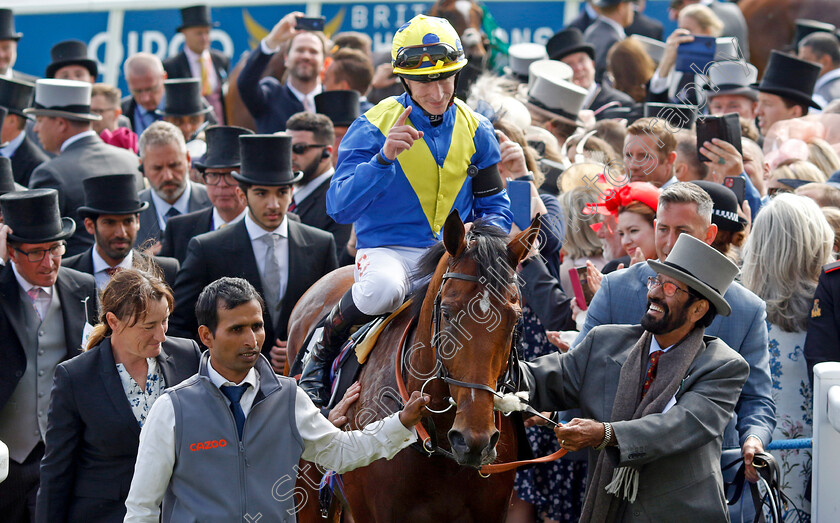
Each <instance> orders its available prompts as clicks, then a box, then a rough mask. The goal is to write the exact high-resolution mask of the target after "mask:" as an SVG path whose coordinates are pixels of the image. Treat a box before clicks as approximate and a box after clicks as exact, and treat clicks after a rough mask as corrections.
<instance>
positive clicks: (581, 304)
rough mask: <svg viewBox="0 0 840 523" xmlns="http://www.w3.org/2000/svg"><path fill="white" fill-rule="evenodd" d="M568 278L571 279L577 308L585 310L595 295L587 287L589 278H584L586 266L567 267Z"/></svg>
mask: <svg viewBox="0 0 840 523" xmlns="http://www.w3.org/2000/svg"><path fill="white" fill-rule="evenodd" d="M569 279H571V280H572V290H573V291H574V293H575V300H577V305H578V308H580V310H582V311H585V310H586V309H587V308H588V307H589V304H590V303H591V302H592V297H593V296H594V295H595V293H594V292H592V289H591V288H590V287H589V280H587V279H586V266H585V265H584V266H583V267H574V268H572V269H569Z"/></svg>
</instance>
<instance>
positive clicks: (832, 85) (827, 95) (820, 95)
mask: <svg viewBox="0 0 840 523" xmlns="http://www.w3.org/2000/svg"><path fill="white" fill-rule="evenodd" d="M814 98H815V99H817V100H818V101H820V102H822V103H823V109H825V106H826V105H828V104H830V103H831V101H832V100H836V99H838V98H840V76H838V77H836V78H833V79H831V80H829V81H828V82H826V83H825V84H824V85H821V86H820V87H819V88H818V89H815V90H814ZM820 99H822V100H820Z"/></svg>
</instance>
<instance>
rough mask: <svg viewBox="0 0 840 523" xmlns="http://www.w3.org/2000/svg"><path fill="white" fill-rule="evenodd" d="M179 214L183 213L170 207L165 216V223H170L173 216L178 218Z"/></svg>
mask: <svg viewBox="0 0 840 523" xmlns="http://www.w3.org/2000/svg"><path fill="white" fill-rule="evenodd" d="M179 214H181V211H179V210H178V209H176V208H175V207H170V208H169V210H168V211H166V214H164V215H163V223H166V222H168V221H169V218H172V217H173V216H178V215H179Z"/></svg>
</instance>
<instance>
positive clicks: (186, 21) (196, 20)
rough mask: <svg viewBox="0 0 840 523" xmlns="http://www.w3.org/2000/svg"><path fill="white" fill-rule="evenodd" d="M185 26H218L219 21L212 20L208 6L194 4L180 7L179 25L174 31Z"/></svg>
mask: <svg viewBox="0 0 840 523" xmlns="http://www.w3.org/2000/svg"><path fill="white" fill-rule="evenodd" d="M187 27H219V22H213V18H212V17H211V16H210V7H209V6H206V5H194V6H192V7H185V8H183V9H181V25H180V26H178V29H176V31H178V32H180V31H181V30H183V29H186V28H187Z"/></svg>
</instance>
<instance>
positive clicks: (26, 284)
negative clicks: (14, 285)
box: [11, 254, 53, 296]
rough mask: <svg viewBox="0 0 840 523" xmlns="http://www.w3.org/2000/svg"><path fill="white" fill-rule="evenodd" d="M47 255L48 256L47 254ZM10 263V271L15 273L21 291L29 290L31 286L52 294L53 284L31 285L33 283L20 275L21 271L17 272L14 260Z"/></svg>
mask: <svg viewBox="0 0 840 523" xmlns="http://www.w3.org/2000/svg"><path fill="white" fill-rule="evenodd" d="M47 256H49V254H48V255H47ZM11 263H12V271H13V272H14V273H15V279H17V282H18V285H20V288H21V289H23V292H29V289H31V288H32V287H39V288H41V289H43V290H44V292H46V293H47V294H49V295H50V296H52V292H53V286H50V287H41V286H40V285H33V284H31V283H29V280H27V279H26V278H24V277H23V275H21V273H19V272H18V268H17V264H16V263H14V262H11Z"/></svg>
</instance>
